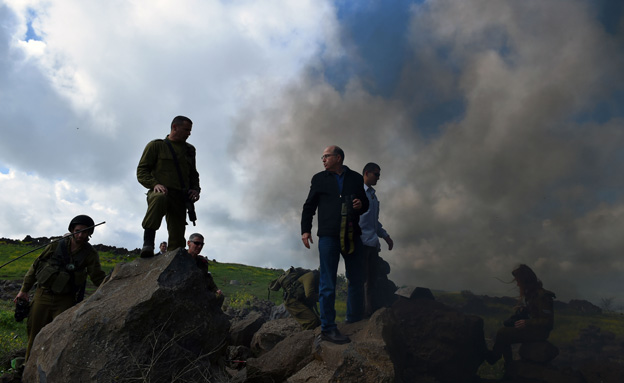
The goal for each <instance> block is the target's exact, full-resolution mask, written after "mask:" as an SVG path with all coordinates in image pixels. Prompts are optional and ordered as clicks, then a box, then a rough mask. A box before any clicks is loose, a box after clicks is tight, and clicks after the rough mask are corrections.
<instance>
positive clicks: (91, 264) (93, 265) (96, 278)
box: [86, 250, 106, 286]
mask: <svg viewBox="0 0 624 383" xmlns="http://www.w3.org/2000/svg"><path fill="white" fill-rule="evenodd" d="M86 261H87V274H89V278H91V282H93V284H94V285H96V286H99V285H100V284H102V281H104V278H106V273H105V272H104V270H102V266H101V265H100V256H99V255H98V253H97V251H95V250H93V252H91V253H90V254H89V256H88V258H87V259H86Z"/></svg>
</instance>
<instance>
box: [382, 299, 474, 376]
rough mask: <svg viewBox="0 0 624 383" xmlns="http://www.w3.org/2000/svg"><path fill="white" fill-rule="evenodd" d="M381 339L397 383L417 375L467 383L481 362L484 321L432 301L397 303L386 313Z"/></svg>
mask: <svg viewBox="0 0 624 383" xmlns="http://www.w3.org/2000/svg"><path fill="white" fill-rule="evenodd" d="M384 339H385V340H386V341H387V343H388V346H387V347H388V351H389V353H390V356H391V358H392V361H393V362H394V366H395V371H396V373H397V376H396V381H397V382H410V381H412V379H413V377H414V376H420V375H429V376H434V377H435V378H436V379H438V380H439V381H441V382H466V381H470V380H471V379H473V377H474V376H476V372H477V369H478V368H479V366H480V365H481V363H482V362H483V360H484V353H485V340H484V336H483V319H481V318H479V317H476V316H471V315H465V314H462V313H460V312H459V311H456V310H453V309H451V308H449V307H448V306H445V305H443V304H441V303H439V302H435V301H429V300H406V299H401V300H399V301H397V302H396V303H395V304H394V305H393V306H392V308H391V310H390V311H389V313H388V323H387V324H386V328H384Z"/></svg>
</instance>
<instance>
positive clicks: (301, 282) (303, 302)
mask: <svg viewBox="0 0 624 383" xmlns="http://www.w3.org/2000/svg"><path fill="white" fill-rule="evenodd" d="M318 285H319V281H318V272H316V271H308V272H306V273H304V274H303V275H301V276H300V277H299V278H297V280H296V281H295V282H294V283H291V285H290V286H283V289H284V307H286V310H288V312H289V313H290V315H291V316H292V317H293V318H295V319H296V320H297V322H299V324H300V325H301V327H302V328H303V329H304V330H310V329H314V328H316V327H318V326H320V324H321V319H320V318H319V315H318V313H317V310H316V302H317V301H318Z"/></svg>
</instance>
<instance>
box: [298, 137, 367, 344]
mask: <svg viewBox="0 0 624 383" xmlns="http://www.w3.org/2000/svg"><path fill="white" fill-rule="evenodd" d="M344 157H345V156H344V151H343V150H342V149H340V148H339V147H338V146H329V147H327V148H326V149H325V150H324V151H323V155H322V156H321V159H322V161H323V166H324V167H325V171H322V172H320V173H317V174H315V175H314V177H312V182H311V186H310V192H309V194H308V198H307V199H306V201H305V203H304V204H303V212H302V214H301V240H302V241H303V244H304V246H305V247H307V248H308V249H309V248H310V243H313V241H312V236H311V232H312V218H313V217H314V214H315V212H316V210H317V208H318V230H317V235H318V236H319V244H318V247H319V260H320V288H319V303H320V307H321V310H320V311H321V335H322V338H323V339H325V340H327V341H330V342H333V343H339V344H340V343H348V342H350V341H351V340H350V339H349V338H348V337H347V336H345V335H342V334H341V333H340V331H339V330H338V327H337V325H336V309H335V307H334V303H335V301H336V274H337V272H338V263H339V261H340V254H342V256H343V258H344V261H345V268H346V277H347V280H348V281H349V286H348V297H347V315H346V322H347V323H351V322H357V321H359V320H361V319H363V317H364V280H365V276H364V263H363V258H362V256H361V251H362V241H361V239H360V234H361V230H360V226H359V225H358V221H359V216H360V214H362V213H364V212H365V211H367V210H368V198H367V197H366V193H365V192H364V187H363V185H364V181H363V179H362V176H361V175H360V174H359V173H357V172H354V171H352V170H351V169H349V168H348V167H346V166H344V165H343V161H344Z"/></svg>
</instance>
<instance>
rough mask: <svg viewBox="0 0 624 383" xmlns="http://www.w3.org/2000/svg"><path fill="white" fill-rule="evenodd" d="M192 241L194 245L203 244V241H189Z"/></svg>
mask: <svg viewBox="0 0 624 383" xmlns="http://www.w3.org/2000/svg"><path fill="white" fill-rule="evenodd" d="M191 242H193V243H194V244H195V245H196V246H204V243H203V242H199V241H191Z"/></svg>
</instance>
